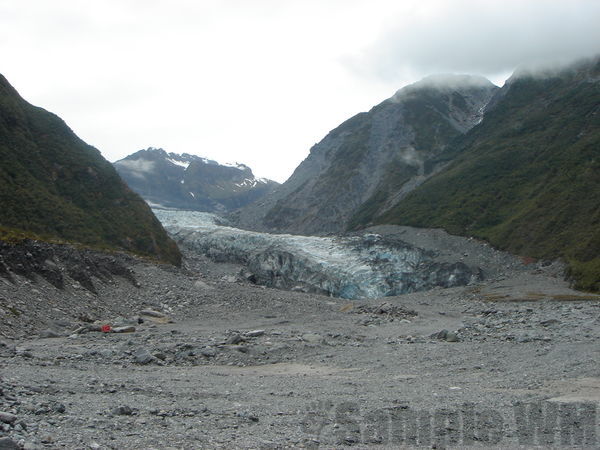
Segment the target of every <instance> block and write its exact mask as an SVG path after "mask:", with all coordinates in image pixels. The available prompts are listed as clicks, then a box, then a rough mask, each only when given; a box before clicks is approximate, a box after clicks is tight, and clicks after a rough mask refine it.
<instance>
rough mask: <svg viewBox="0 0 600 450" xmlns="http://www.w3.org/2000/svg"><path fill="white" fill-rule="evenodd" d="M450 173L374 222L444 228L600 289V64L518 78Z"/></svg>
mask: <svg viewBox="0 0 600 450" xmlns="http://www.w3.org/2000/svg"><path fill="white" fill-rule="evenodd" d="M492 104H493V106H492V107H491V109H490V110H489V112H487V113H486V115H485V117H484V120H483V121H482V123H481V124H480V125H479V126H477V127H475V128H473V129H472V130H471V131H470V132H469V133H467V134H466V135H465V136H464V137H463V138H459V140H458V142H457V143H455V144H454V145H453V147H452V148H451V149H450V150H449V151H448V152H447V154H448V155H450V156H449V157H452V156H456V159H455V160H454V162H453V163H452V164H451V165H450V167H449V168H448V169H447V170H445V171H444V172H442V173H440V174H438V175H436V176H434V177H433V178H431V179H429V180H428V181H427V182H425V183H424V184H423V185H422V186H420V187H419V188H417V189H416V190H414V191H413V192H412V193H410V194H409V195H408V196H407V197H406V198H404V199H403V200H402V201H400V203H399V204H397V205H396V206H395V207H394V208H392V209H391V210H390V211H388V212H387V213H385V214H383V215H381V216H379V217H377V218H376V219H375V220H374V222H376V223H395V224H404V225H414V226H424V227H441V228H444V229H446V230H447V231H449V232H451V233H455V234H466V235H473V236H477V237H480V238H484V239H486V240H488V241H490V242H491V243H492V244H493V245H496V246H498V247H500V248H503V249H507V250H509V251H512V252H515V253H517V254H521V255H528V256H532V257H537V258H555V257H563V258H565V259H566V260H567V261H568V262H569V263H570V270H571V274H572V276H573V277H574V279H575V280H576V284H577V287H578V288H582V289H589V290H596V291H597V290H600V61H599V60H598V59H594V60H592V61H587V62H585V63H579V64H578V65H576V66H573V67H572V68H570V69H568V70H563V71H561V72H557V73H554V74H548V73H546V74H545V75H544V76H541V75H536V76H532V75H531V74H528V73H522V74H521V75H515V76H513V78H512V79H511V80H510V81H509V82H508V83H507V85H506V86H505V87H504V88H503V89H502V90H501V91H500V92H499V93H498V94H497V95H496V98H495V99H493V100H492Z"/></svg>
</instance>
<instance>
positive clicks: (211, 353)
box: [200, 347, 217, 358]
mask: <svg viewBox="0 0 600 450" xmlns="http://www.w3.org/2000/svg"><path fill="white" fill-rule="evenodd" d="M200 354H201V355H202V356H206V357H207V358H214V357H215V356H217V351H216V350H215V349H214V348H211V347H206V348H203V349H201V350H200Z"/></svg>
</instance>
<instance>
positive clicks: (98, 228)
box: [0, 75, 181, 264]
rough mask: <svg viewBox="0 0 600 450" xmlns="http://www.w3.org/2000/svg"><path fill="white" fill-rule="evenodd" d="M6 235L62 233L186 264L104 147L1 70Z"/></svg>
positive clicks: (1, 189) (0, 190)
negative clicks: (23, 93) (24, 94)
mask: <svg viewBox="0 0 600 450" xmlns="http://www.w3.org/2000/svg"><path fill="white" fill-rule="evenodd" d="M0 206H1V209H0V227H1V230H2V231H1V232H0V239H6V240H15V239H16V240H18V239H19V236H20V237H32V238H42V239H45V240H48V239H51V238H56V239H61V240H64V241H69V242H77V243H81V244H86V245H90V246H94V247H96V248H103V249H116V250H126V251H130V252H133V253H136V254H140V255H145V256H150V257H153V258H156V259H158V260H161V261H164V262H169V263H173V264H179V263H180V260H181V255H180V253H179V250H178V248H177V246H176V244H175V243H174V242H173V241H172V240H171V239H170V238H169V237H168V236H167V234H166V232H165V231H164V229H163V228H162V226H161V224H160V223H159V222H158V220H157V219H156V218H155V217H154V215H153V214H152V212H151V210H150V208H149V207H148V206H147V205H146V203H145V202H144V201H143V200H142V199H141V198H140V197H139V196H138V195H137V194H135V193H134V192H133V191H131V190H130V189H129V188H128V187H127V186H126V185H125V184H124V183H123V181H122V180H121V179H120V177H119V175H118V174H117V172H116V171H115V170H114V168H113V167H112V165H111V164H110V163H109V162H107V161H106V160H105V159H104V158H103V157H102V156H101V155H100V152H99V151H98V150H96V149H95V148H93V147H91V146H89V145H87V144H86V143H85V142H83V141H82V140H81V139H79V138H78V137H77V136H76V135H75V134H74V133H73V132H72V131H71V129H69V127H68V126H67V125H66V124H65V123H64V122H63V121H62V120H61V119H60V118H58V117H57V116H56V115H54V114H51V113H49V112H48V111H45V110H44V109H42V108H38V107H35V106H32V105H30V104H29V103H27V102H26V101H25V100H23V99H22V98H21V97H20V96H19V94H18V93H17V92H16V91H15V90H14V88H13V87H12V86H10V84H9V83H8V82H7V80H6V79H5V78H4V77H2V76H1V75H0Z"/></svg>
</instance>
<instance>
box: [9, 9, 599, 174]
mask: <svg viewBox="0 0 600 450" xmlns="http://www.w3.org/2000/svg"><path fill="white" fill-rule="evenodd" d="M599 23H600V1H598V0H564V1H552V0H503V1H491V0H490V1H485V0H415V1H410V0H402V1H401V0H96V1H84V0H52V1H49V0H0V55H1V57H0V73H2V74H3V75H4V76H6V77H7V78H8V80H9V82H10V83H11V84H12V85H13V86H15V87H16V88H17V90H18V91H19V92H20V93H21V95H22V96H23V97H24V98H25V99H26V100H28V101H29V102H31V103H33V104H35V105H37V106H42V107H44V108H45V109H47V110H49V111H52V112H54V113H56V114H58V115H59V116H60V117H62V118H63V119H64V120H65V121H66V122H67V124H68V125H69V126H70V127H71V128H72V129H73V130H74V131H75V132H76V133H77V134H78V135H79V136H80V137H81V138H82V139H84V140H85V141H86V142H88V143H89V144H91V145H93V146H95V147H97V148H98V149H99V150H100V151H101V152H102V154H103V155H104V156H105V157H106V158H107V159H108V160H110V161H115V160H117V159H120V158H123V157H125V156H126V155H128V154H130V153H133V152H134V151H137V150H139V149H142V148H146V147H149V146H153V147H163V148H164V149H165V150H167V151H172V152H177V153H184V152H187V153H192V154H197V155H201V156H205V157H209V158H211V159H215V160H217V161H220V162H235V161H237V162H242V163H245V164H248V165H249V166H250V167H251V168H252V169H253V170H254V172H255V174H257V175H258V176H264V177H268V178H272V179H275V180H277V181H284V180H285V179H286V178H287V177H288V176H289V175H291V173H292V171H293V170H294V168H295V167H296V166H297V165H298V164H299V163H300V162H301V161H302V160H303V159H304V158H305V157H306V156H307V155H308V151H309V149H310V147H311V146H312V145H313V144H314V143H316V142H318V141H319V140H321V139H322V138H323V137H324V136H325V134H326V133H327V132H328V131H329V130H331V129H332V128H334V127H336V126H337V125H338V124H339V123H341V122H342V121H343V120H345V119H347V118H349V117H351V116H352V115H354V114H356V113H358V112H360V111H366V110H368V109H370V108H371V107H372V106H374V105H375V104H377V103H379V102H381V101H382V100H384V99H385V98H388V97H390V96H392V95H393V94H394V92H395V91H396V90H397V89H399V88H401V87H402V86H404V85H406V84H408V83H411V82H414V81H417V80H419V79H420V78H422V77H423V76H426V75H429V74H432V73H437V72H456V73H472V74H480V75H484V76H486V77H488V78H489V79H490V80H492V81H493V82H494V83H496V84H499V85H501V84H502V83H503V82H504V80H505V79H506V78H507V77H508V76H509V75H510V73H511V72H512V71H513V70H514V68H515V67H516V66H518V65H520V64H522V63H527V62H532V61H544V60H547V59H551V60H562V59H569V58H575V57H578V56H588V55H593V54H597V53H600V26H598V24H599Z"/></svg>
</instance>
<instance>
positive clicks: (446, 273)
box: [154, 209, 483, 299]
mask: <svg viewBox="0 0 600 450" xmlns="http://www.w3.org/2000/svg"><path fill="white" fill-rule="evenodd" d="M154 213H155V215H156V216H157V218H158V219H159V220H160V221H161V222H162V224H163V225H164V227H165V228H166V229H167V231H168V232H169V234H170V235H171V237H172V238H173V239H175V241H176V242H177V243H178V244H179V245H180V247H182V248H184V249H185V250H187V251H190V252H197V253H200V254H203V255H206V256H207V257H209V258H211V259H212V260H214V261H216V262H230V263H237V264H241V265H243V266H244V267H245V268H244V269H243V271H242V272H243V273H242V274H243V276H244V277H245V278H246V279H248V280H250V281H252V282H253V283H256V284H260V285H265V286H269V287H274V288H279V289H286V290H295V291H302V292H311V293H319V294H324V295H329V296H334V297H341V298H347V299H365V298H378V297H385V296H391V295H400V294H405V293H409V292H415V291H422V290H427V289H431V288H434V287H454V286H462V285H467V284H469V283H474V282H476V281H478V280H480V279H482V277H483V274H482V271H481V270H480V269H479V268H477V267H469V266H467V265H466V264H464V263H463V262H461V261H456V262H453V263H452V262H438V261H436V260H435V253H434V252H432V251H430V250H424V249H421V248H418V247H415V246H413V245H410V244H408V243H406V242H403V241H401V240H398V239H389V238H386V237H383V236H381V235H378V234H374V233H364V234H358V235H348V236H335V237H331V236H325V237H322V236H299V235H291V234H269V233H260V232H255V231H247V230H242V229H239V228H235V227H233V226H231V224H229V223H228V222H227V221H226V220H225V219H223V218H221V217H219V216H217V215H215V214H210V213H202V212H197V211H181V210H159V209H156V210H154Z"/></svg>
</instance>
